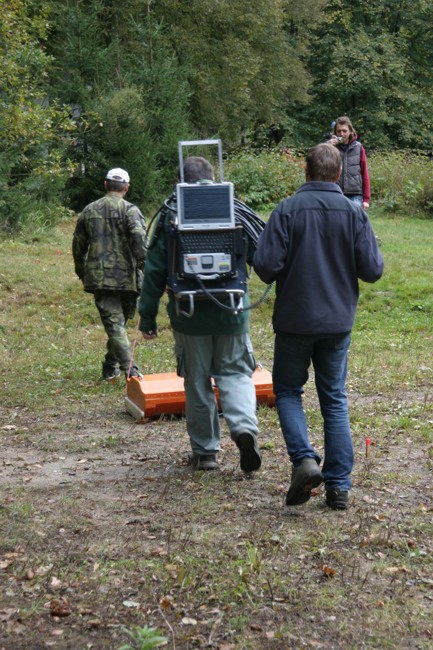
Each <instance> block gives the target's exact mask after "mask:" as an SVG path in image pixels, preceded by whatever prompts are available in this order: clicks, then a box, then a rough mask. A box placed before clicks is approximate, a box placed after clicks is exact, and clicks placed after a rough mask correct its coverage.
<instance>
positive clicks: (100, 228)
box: [72, 192, 146, 293]
mask: <svg viewBox="0 0 433 650" xmlns="http://www.w3.org/2000/svg"><path fill="white" fill-rule="evenodd" d="M72 254H73V257H74V262H75V273H76V274H77V275H78V277H79V278H80V280H82V282H83V285H84V289H85V291H89V292H90V293H93V292H94V291H95V290H97V289H107V290H110V289H111V290H118V291H119V290H120V291H135V292H136V293H140V284H141V279H142V270H143V268H144V259H145V257H146V225H145V221H144V217H143V215H142V214H141V212H140V210H139V209H138V208H137V207H136V206H135V205H133V204H132V203H129V202H128V201H125V199H123V198H121V197H120V196H118V195H117V194H114V193H112V192H109V193H108V194H106V196H104V197H102V198H101V199H99V200H98V201H94V202H93V203H90V204H89V205H88V206H86V207H85V208H84V210H83V212H82V213H81V214H80V216H79V218H78V221H77V225H76V227H75V232H74V236H73V242H72Z"/></svg>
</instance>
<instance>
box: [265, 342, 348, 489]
mask: <svg viewBox="0 0 433 650" xmlns="http://www.w3.org/2000/svg"><path fill="white" fill-rule="evenodd" d="M349 345H350V332H346V333H344V334H335V335H315V336H303V335H297V334H284V335H283V334H277V335H276V338H275V353H274V367H273V384H274V393H275V402H276V406H277V410H278V416H279V419H280V424H281V429H282V432H283V436H284V440H285V442H286V447H287V452H288V454H289V456H290V460H291V461H292V463H293V464H294V466H295V467H296V466H297V465H299V464H300V462H301V461H302V459H303V458H315V459H316V461H317V463H320V461H321V458H320V456H319V454H318V453H317V452H316V451H315V450H314V449H313V447H312V446H311V443H310V440H309V437H308V428H307V421H306V417H305V412H304V410H303V407H302V395H303V393H304V388H303V387H304V385H305V384H306V382H307V380H308V369H309V367H310V363H311V362H312V363H313V368H314V376H315V383H316V390H317V395H318V397H319V403H320V411H321V414H322V417H323V427H324V438H325V439H324V443H325V461H324V463H323V469H322V474H323V476H324V480H325V486H326V489H338V490H350V488H351V486H352V482H351V480H350V474H351V472H352V469H353V445H352V436H351V433H350V425H349V412H348V404H347V394H346V375H347V352H348V349H349Z"/></svg>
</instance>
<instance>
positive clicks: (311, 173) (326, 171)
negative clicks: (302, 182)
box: [305, 142, 341, 183]
mask: <svg viewBox="0 0 433 650" xmlns="http://www.w3.org/2000/svg"><path fill="white" fill-rule="evenodd" d="M305 163H306V167H307V176H308V178H309V180H311V181H328V182H332V183H334V182H335V180H336V179H337V178H338V177H339V175H340V170H341V157H340V152H339V151H338V149H337V147H334V146H333V145H332V144H329V143H327V142H323V143H322V144H318V145H316V146H315V147H312V148H311V149H309V150H308V152H307V155H306V157H305Z"/></svg>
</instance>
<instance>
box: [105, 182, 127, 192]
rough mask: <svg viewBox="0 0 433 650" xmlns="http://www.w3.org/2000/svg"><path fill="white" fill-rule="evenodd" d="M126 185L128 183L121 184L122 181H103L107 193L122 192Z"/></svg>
mask: <svg viewBox="0 0 433 650" xmlns="http://www.w3.org/2000/svg"><path fill="white" fill-rule="evenodd" d="M127 185H128V183H126V182H125V183H123V182H122V181H112V180H109V179H106V180H105V187H106V189H107V191H108V192H123V191H124V190H125V189H126V187H127Z"/></svg>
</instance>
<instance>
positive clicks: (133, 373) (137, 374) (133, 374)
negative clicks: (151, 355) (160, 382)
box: [125, 366, 143, 379]
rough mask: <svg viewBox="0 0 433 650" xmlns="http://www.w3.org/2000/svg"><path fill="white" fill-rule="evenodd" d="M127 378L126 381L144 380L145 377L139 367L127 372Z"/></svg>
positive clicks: (133, 367)
mask: <svg viewBox="0 0 433 650" xmlns="http://www.w3.org/2000/svg"><path fill="white" fill-rule="evenodd" d="M125 377H126V379H129V378H130V377H138V379H143V375H142V374H141V372H140V371H139V369H138V368H137V366H132V368H131V369H130V370H125Z"/></svg>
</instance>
